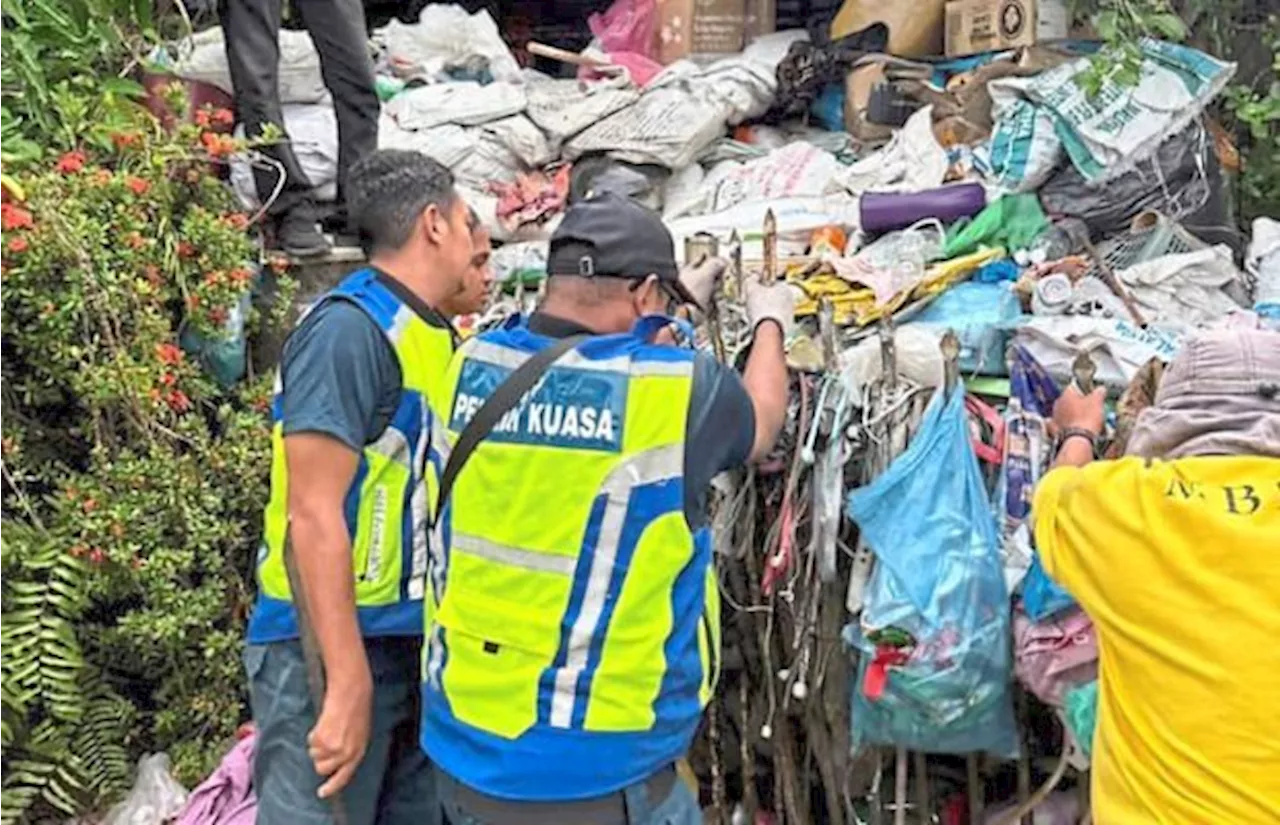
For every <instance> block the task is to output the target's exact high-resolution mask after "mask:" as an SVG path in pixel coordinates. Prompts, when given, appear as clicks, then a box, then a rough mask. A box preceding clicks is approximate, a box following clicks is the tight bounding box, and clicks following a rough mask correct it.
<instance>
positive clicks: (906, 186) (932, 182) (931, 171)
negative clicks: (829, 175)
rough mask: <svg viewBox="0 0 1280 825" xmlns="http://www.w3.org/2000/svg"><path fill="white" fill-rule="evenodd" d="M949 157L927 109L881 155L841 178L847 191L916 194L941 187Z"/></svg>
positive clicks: (867, 159)
mask: <svg viewBox="0 0 1280 825" xmlns="http://www.w3.org/2000/svg"><path fill="white" fill-rule="evenodd" d="M946 174H947V153H946V150H944V149H943V148H942V146H940V145H939V144H938V140H937V138H935V137H934V136H933V107H931V106H926V107H924V108H923V109H920V110H919V111H917V112H916V113H914V114H913V115H911V117H909V118H907V122H906V124H904V125H903V127H902V128H901V129H900V130H898V131H897V132H896V133H895V134H894V136H893V139H892V140H890V141H889V143H888V144H886V145H885V146H884V148H882V149H880V150H879V151H878V152H875V153H873V154H870V155H867V156H866V157H865V158H862V159H861V160H859V161H858V162H857V163H855V164H853V165H852V166H850V167H849V168H848V169H846V170H844V171H843V172H842V173H841V174H840V175H839V177H838V180H839V183H840V184H841V185H842V186H844V188H845V189H847V190H849V191H850V192H853V193H855V194H862V193H863V192H871V191H875V192H916V191H919V190H921V189H932V188H933V187H935V186H941V185H942V181H943V179H944V178H945V177H946Z"/></svg>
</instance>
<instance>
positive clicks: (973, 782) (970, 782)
mask: <svg viewBox="0 0 1280 825" xmlns="http://www.w3.org/2000/svg"><path fill="white" fill-rule="evenodd" d="M964 770H965V779H966V785H967V786H968V788H967V790H968V794H969V825H982V812H983V809H984V808H985V807H986V804H987V800H986V789H985V788H983V786H982V776H981V775H980V774H979V773H978V754H976V753H971V754H969V755H968V756H966V757H965V759H964Z"/></svg>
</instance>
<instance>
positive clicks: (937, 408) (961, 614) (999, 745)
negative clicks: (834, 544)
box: [845, 392, 1018, 757]
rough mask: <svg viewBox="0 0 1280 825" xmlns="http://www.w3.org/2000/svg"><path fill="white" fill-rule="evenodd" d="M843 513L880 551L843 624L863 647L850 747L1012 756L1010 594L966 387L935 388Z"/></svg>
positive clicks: (852, 641) (1014, 738)
mask: <svg viewBox="0 0 1280 825" xmlns="http://www.w3.org/2000/svg"><path fill="white" fill-rule="evenodd" d="M849 516H850V518H852V519H853V520H854V521H856V522H857V524H858V527H859V529H860V530H861V531H862V536H863V538H864V539H865V540H866V542H867V545H868V546H869V547H871V549H872V550H873V551H874V552H875V554H876V567H875V571H874V572H873V573H872V576H871V580H870V582H868V588H867V600H866V607H865V608H864V609H863V612H862V618H861V624H860V625H849V626H848V627H847V628H846V629H845V640H846V641H847V642H848V643H849V644H850V646H852V647H853V648H855V649H856V650H857V651H858V652H859V653H860V654H861V655H860V657H859V667H858V679H857V681H856V683H855V685H854V688H853V707H852V735H853V745H854V747H855V748H857V747H861V746H863V745H868V744H882V745H900V746H903V747H907V748H910V749H912V750H920V751H929V752H935V753H969V752H972V751H987V752H989V753H992V754H995V755H998V756H1005V757H1012V756H1014V755H1015V754H1016V753H1017V750H1018V737H1017V731H1016V728H1015V726H1014V720H1013V707H1012V704H1011V701H1010V695H1009V685H1010V683H1011V681H1012V654H1011V652H1010V638H1011V637H1010V630H1009V594H1008V591H1007V590H1006V589H1005V585H1004V578H1003V575H1002V571H1001V567H1000V553H999V546H998V539H997V532H996V523H995V518H994V516H993V515H992V513H991V508H990V506H989V503H988V498H987V491H986V489H985V487H984V485H983V481H982V473H981V471H980V470H979V468H978V460H977V458H976V457H975V456H974V454H973V447H972V446H971V444H970V442H969V432H968V427H967V424H966V420H965V411H964V393H963V392H954V393H952V395H951V398H950V399H945V400H944V398H943V396H942V394H941V393H939V394H937V395H935V396H934V398H933V401H932V402H931V403H930V405H929V409H928V411H927V412H926V413H925V418H924V421H923V422H922V423H921V426H920V430H919V432H918V433H917V435H916V437H915V439H914V440H913V441H912V442H911V444H910V446H909V447H908V448H907V450H906V452H904V453H903V454H902V455H901V456H899V457H898V458H897V459H896V460H895V461H894V462H893V463H892V464H891V465H890V466H889V468H888V469H887V470H886V471H885V472H884V473H883V474H881V476H880V477H879V478H877V479H876V480H875V481H873V482H872V483H871V484H870V485H869V486H867V487H864V488H862V489H860V490H855V491H854V492H853V493H851V494H850V495H849Z"/></svg>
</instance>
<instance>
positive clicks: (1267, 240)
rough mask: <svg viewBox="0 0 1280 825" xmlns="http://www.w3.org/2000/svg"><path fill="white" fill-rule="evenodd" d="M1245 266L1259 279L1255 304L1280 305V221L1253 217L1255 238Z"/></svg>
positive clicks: (1250, 246) (1254, 296)
mask: <svg viewBox="0 0 1280 825" xmlns="http://www.w3.org/2000/svg"><path fill="white" fill-rule="evenodd" d="M1245 266H1246V268H1247V269H1248V270H1249V272H1250V273H1251V274H1252V275H1253V277H1254V278H1256V279H1257V285H1256V286H1255V287H1254V294H1253V300H1254V304H1255V305H1258V306H1261V305H1264V304H1272V305H1280V221H1277V220H1276V219H1275V218H1254V219H1253V239H1252V240H1251V241H1250V242H1249V255H1248V258H1247V259H1246V261H1245Z"/></svg>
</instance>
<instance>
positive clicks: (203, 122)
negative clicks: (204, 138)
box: [196, 108, 213, 129]
mask: <svg viewBox="0 0 1280 825" xmlns="http://www.w3.org/2000/svg"><path fill="white" fill-rule="evenodd" d="M196 125H197V126H199V127H200V128H201V129H208V128H209V127H210V126H212V125H213V117H212V116H211V115H210V114H209V110H208V109H207V108H206V109H201V110H200V111H198V112H196Z"/></svg>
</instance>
